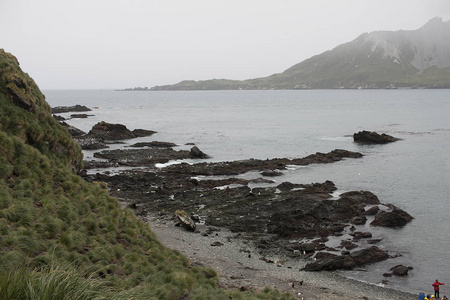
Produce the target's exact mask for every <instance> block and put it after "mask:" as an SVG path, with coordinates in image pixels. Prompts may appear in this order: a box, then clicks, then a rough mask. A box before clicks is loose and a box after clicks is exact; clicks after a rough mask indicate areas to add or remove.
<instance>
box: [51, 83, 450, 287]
mask: <svg viewBox="0 0 450 300" xmlns="http://www.w3.org/2000/svg"><path fill="white" fill-rule="evenodd" d="M44 94H45V95H46V99H47V102H48V103H49V104H50V105H51V106H52V107H54V106H59V105H63V106H65V105H75V104H80V105H86V106H88V107H90V108H93V111H92V112H89V114H92V115H93V116H91V117H89V118H88V119H71V120H68V121H67V122H68V123H69V124H71V125H73V126H75V127H78V128H80V129H82V130H84V131H86V132H87V131H89V130H90V128H92V126H93V125H94V124H96V123H97V122H100V121H106V122H110V123H120V124H124V125H126V126H127V127H128V128H129V129H136V128H142V129H150V130H155V131H157V132H158V133H157V134H155V135H153V136H151V137H147V138H140V139H138V140H139V141H153V140H157V141H167V142H174V143H176V144H178V145H180V146H179V148H180V149H189V147H191V146H186V145H185V144H186V143H195V144H196V145H197V146H198V147H199V148H200V149H201V150H202V151H203V152H205V153H207V154H208V155H211V156H212V158H211V159H209V160H208V161H229V160H239V159H248V158H258V159H266V158H275V157H303V156H306V155H309V154H312V153H315V152H329V151H331V150H334V149H346V150H350V151H358V152H361V153H362V154H364V157H363V158H362V159H347V160H344V161H341V162H338V163H334V164H326V165H310V166H306V167H301V168H291V169H289V170H287V171H285V172H284V175H283V176H281V177H277V178H275V179H276V180H277V181H278V182H279V183H280V182H282V181H291V182H294V183H311V182H323V181H325V180H331V181H333V182H334V183H335V184H336V186H337V187H338V193H339V192H345V191H351V190H369V191H372V192H373V193H375V194H376V195H377V196H378V197H379V199H380V201H381V202H385V203H392V204H394V205H396V206H398V207H400V208H402V209H404V210H406V211H407V212H409V213H410V214H411V215H412V216H413V217H414V220H413V221H412V222H411V223H409V224H408V225H406V226H405V227H404V228H401V229H385V228H370V226H369V225H364V226H362V227H361V228H358V230H364V229H367V230H370V231H371V232H372V233H373V234H374V238H382V239H383V241H382V242H381V244H380V245H382V246H383V248H385V249H386V250H389V251H390V254H401V256H400V257H397V258H392V259H389V260H387V261H384V262H381V263H377V264H373V265H370V266H367V267H364V268H362V269H358V270H356V271H349V272H347V271H346V272H341V273H342V274H343V275H345V276H348V277H352V278H356V279H358V280H363V281H367V282H370V283H374V284H380V282H381V281H382V280H384V279H387V280H388V281H389V283H388V285H387V286H388V287H391V288H395V289H400V290H404V291H410V292H413V293H419V292H425V293H429V292H430V293H431V292H432V287H431V284H432V283H433V282H434V281H435V280H436V279H439V280H440V281H441V282H449V283H450V281H449V279H450V268H449V265H448V263H449V262H450V230H448V227H449V225H450V205H449V203H450V201H449V197H450V154H449V153H450V90H306V91H189V92H116V91H111V90H46V91H44ZM94 107H98V108H95V109H94ZM70 114H71V113H67V114H64V116H66V117H67V116H69V115H70ZM361 130H370V131H377V132H378V133H386V134H389V135H392V136H395V137H398V138H401V141H398V142H395V143H391V144H387V145H358V144H356V143H354V142H353V138H352V135H353V133H355V132H358V131H361ZM131 142H133V143H134V142H136V140H133V141H131ZM91 156H92V152H85V157H87V158H90V157H91ZM244 176H249V177H250V176H254V175H252V174H247V175H244ZM398 264H403V265H407V266H412V267H413V268H414V269H413V270H411V271H410V272H409V275H408V276H406V277H390V278H385V277H383V276H382V274H383V273H386V272H388V271H389V269H390V268H391V267H393V266H395V265H398ZM441 291H443V292H444V293H445V286H443V287H441ZM449 293H450V290H449ZM441 294H443V293H442V292H441Z"/></svg>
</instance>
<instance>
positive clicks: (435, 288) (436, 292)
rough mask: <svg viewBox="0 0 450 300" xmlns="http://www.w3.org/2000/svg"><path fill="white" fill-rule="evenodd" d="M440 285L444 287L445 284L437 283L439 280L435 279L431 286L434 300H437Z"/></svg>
mask: <svg viewBox="0 0 450 300" xmlns="http://www.w3.org/2000/svg"><path fill="white" fill-rule="evenodd" d="M440 285H445V283H442V282H439V280H437V279H436V281H435V282H433V284H432V286H433V287H434V297H436V298H439V286H440Z"/></svg>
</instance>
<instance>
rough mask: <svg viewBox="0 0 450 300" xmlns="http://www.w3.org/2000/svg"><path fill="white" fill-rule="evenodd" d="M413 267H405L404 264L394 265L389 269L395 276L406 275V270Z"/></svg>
mask: <svg viewBox="0 0 450 300" xmlns="http://www.w3.org/2000/svg"><path fill="white" fill-rule="evenodd" d="M412 269H413V267H406V266H404V265H398V266H395V267H392V268H391V269H390V271H392V274H393V275H395V276H406V275H408V271H409V270H412Z"/></svg>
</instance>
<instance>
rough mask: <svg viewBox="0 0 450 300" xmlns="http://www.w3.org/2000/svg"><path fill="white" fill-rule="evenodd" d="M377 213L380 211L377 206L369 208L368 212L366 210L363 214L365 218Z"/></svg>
mask: <svg viewBox="0 0 450 300" xmlns="http://www.w3.org/2000/svg"><path fill="white" fill-rule="evenodd" d="M379 211H380V208H379V207H378V206H373V207H371V208H369V209H368V210H366V211H365V212H364V214H365V215H366V216H375V215H376V214H377V213H378V212H379Z"/></svg>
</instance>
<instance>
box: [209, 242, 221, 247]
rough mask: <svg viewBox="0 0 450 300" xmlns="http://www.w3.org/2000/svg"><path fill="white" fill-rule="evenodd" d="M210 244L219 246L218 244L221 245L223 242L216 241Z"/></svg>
mask: <svg viewBox="0 0 450 300" xmlns="http://www.w3.org/2000/svg"><path fill="white" fill-rule="evenodd" d="M211 246H212V247H220V246H223V243H221V242H219V241H216V242H214V243H212V244H211Z"/></svg>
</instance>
